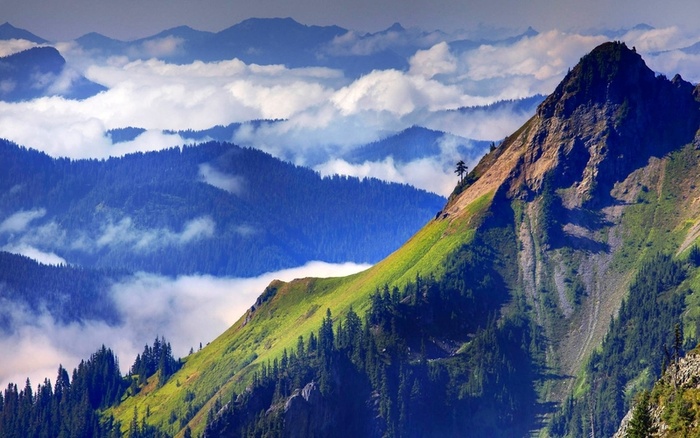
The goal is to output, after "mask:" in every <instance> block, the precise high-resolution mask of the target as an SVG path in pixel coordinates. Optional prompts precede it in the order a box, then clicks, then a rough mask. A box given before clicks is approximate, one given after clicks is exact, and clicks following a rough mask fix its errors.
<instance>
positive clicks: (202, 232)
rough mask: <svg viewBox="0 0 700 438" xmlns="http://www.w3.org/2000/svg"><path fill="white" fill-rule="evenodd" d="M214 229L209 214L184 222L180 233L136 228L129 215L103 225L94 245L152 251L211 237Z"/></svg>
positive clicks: (168, 230)
mask: <svg viewBox="0 0 700 438" xmlns="http://www.w3.org/2000/svg"><path fill="white" fill-rule="evenodd" d="M215 229H216V224H215V222H214V220H213V219H212V218H211V217H209V216H202V217H199V218H195V219H192V220H190V221H188V222H186V223H185V225H184V227H183V230H182V232H180V233H177V232H173V231H171V230H170V229H167V228H160V229H142V228H138V227H137V226H136V225H134V223H133V221H132V219H131V218H130V217H124V218H122V219H121V220H120V221H119V222H117V223H114V222H110V223H108V224H107V225H105V226H104V228H103V230H102V234H101V235H100V236H99V237H98V238H97V239H96V240H95V245H96V246H97V248H102V247H105V246H112V247H114V246H127V247H131V249H132V250H133V251H154V250H155V249H158V248H161V247H166V246H172V245H184V244H186V243H189V242H192V241H194V240H199V239H208V238H211V237H213V236H214V232H215Z"/></svg>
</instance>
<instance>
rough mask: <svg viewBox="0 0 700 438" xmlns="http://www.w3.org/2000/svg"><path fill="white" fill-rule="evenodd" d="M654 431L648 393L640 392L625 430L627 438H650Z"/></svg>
mask: <svg viewBox="0 0 700 438" xmlns="http://www.w3.org/2000/svg"><path fill="white" fill-rule="evenodd" d="M655 431H656V429H655V427H654V425H653V422H652V418H651V407H650V405H649V391H646V390H644V391H642V392H641V393H640V395H639V399H638V400H637V404H636V406H635V407H634V411H633V412H632V419H631V420H630V423H629V428H628V429H627V438H650V437H652V436H653V435H654V432H655Z"/></svg>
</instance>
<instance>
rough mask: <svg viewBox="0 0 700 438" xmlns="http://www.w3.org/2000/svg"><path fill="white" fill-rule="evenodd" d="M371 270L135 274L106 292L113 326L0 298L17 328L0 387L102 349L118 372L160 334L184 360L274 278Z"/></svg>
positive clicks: (313, 267)
mask: <svg viewBox="0 0 700 438" xmlns="http://www.w3.org/2000/svg"><path fill="white" fill-rule="evenodd" d="M368 267H369V265H358V264H353V263H344V264H329V263H324V262H309V263H307V264H306V265H304V266H300V267H298V268H293V269H286V270H283V271H278V272H271V273H268V274H263V275H261V276H259V277H255V278H217V277H212V276H181V277H177V278H171V277H164V276H160V275H154V274H148V273H138V274H135V275H133V276H131V277H128V278H127V279H125V280H124V281H123V282H121V283H118V284H114V285H112V287H111V288H110V289H109V290H108V291H106V293H109V294H110V296H111V297H112V298H113V300H114V302H115V305H116V307H117V309H118V310H119V313H120V315H121V318H122V320H123V323H122V324H119V325H116V326H110V325H108V324H106V323H104V322H102V321H82V322H75V323H71V324H62V323H59V322H57V321H55V320H54V319H53V318H52V317H51V315H50V314H49V313H48V312H47V311H44V312H43V313H42V314H41V315H38V316H37V315H36V314H34V313H32V312H30V311H29V310H28V309H26V308H24V307H23V306H21V305H18V304H17V303H13V302H8V301H7V300H2V301H1V302H0V306H2V308H3V310H4V312H5V313H6V314H7V315H10V316H11V318H12V326H13V327H15V330H14V331H13V332H11V333H2V332H0V350H1V351H4V352H6V354H4V355H3V360H2V361H0V387H6V386H7V384H8V383H9V382H15V383H17V384H19V385H20V386H21V385H22V384H23V383H24V381H25V380H26V379H27V378H30V380H31V382H32V385H33V386H34V387H36V385H37V384H38V383H41V382H43V380H44V378H49V379H51V381H52V382H53V381H55V377H56V372H57V370H58V366H59V364H62V365H63V366H64V367H65V368H67V369H68V370H69V371H71V370H72V369H73V368H74V367H76V366H77V365H78V363H79V362H80V360H82V359H87V358H89V357H90V355H91V354H92V353H94V352H95V351H96V350H97V349H98V348H99V347H100V346H101V345H103V344H104V345H105V346H107V347H109V348H112V349H113V350H114V351H115V353H116V354H117V356H118V357H119V359H120V367H121V369H122V372H123V373H126V372H128V368H129V367H130V366H131V364H132V363H133V361H134V359H135V358H136V355H137V354H139V353H141V352H142V351H143V348H144V346H145V345H146V344H152V343H153V340H154V339H155V337H156V336H164V337H165V338H166V339H167V340H168V341H169V342H170V343H171V345H172V347H173V352H174V355H175V356H176V357H184V356H186V355H187V354H188V352H189V350H190V348H194V349H195V350H197V349H198V348H199V344H200V342H201V343H202V344H204V345H206V344H207V343H208V342H210V341H212V340H213V339H214V338H215V337H217V336H218V335H220V334H221V333H223V332H224V331H225V330H226V329H227V328H228V327H230V326H231V325H232V324H233V323H234V322H236V320H238V318H239V317H240V316H241V315H243V314H244V313H245V311H246V310H247V309H248V308H250V306H251V305H252V304H253V303H254V302H255V299H256V298H257V297H258V295H259V294H260V293H262V291H263V290H264V289H265V287H266V286H267V285H268V284H269V283H270V282H271V281H272V280H274V279H281V280H284V281H289V280H292V279H294V278H303V277H309V276H313V277H332V276H345V275H350V274H353V273H356V272H359V271H362V270H364V269H367V268H368ZM76 340H79V342H76Z"/></svg>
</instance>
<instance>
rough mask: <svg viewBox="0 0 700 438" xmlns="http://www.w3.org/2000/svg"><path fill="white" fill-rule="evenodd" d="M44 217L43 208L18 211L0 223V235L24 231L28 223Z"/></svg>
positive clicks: (44, 211)
mask: <svg viewBox="0 0 700 438" xmlns="http://www.w3.org/2000/svg"><path fill="white" fill-rule="evenodd" d="M45 215H46V210H45V209H43V208H39V209H35V210H21V211H18V212H17V213H14V214H12V215H10V216H9V217H7V218H6V219H5V220H3V221H2V222H0V234H2V233H18V232H21V231H24V230H26V229H27V227H28V226H29V223H30V222H32V221H33V220H35V219H39V218H42V217H44V216H45Z"/></svg>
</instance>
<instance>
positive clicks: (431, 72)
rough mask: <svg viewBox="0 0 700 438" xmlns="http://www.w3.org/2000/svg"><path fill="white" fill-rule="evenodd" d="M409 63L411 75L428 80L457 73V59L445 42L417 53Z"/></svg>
mask: <svg viewBox="0 0 700 438" xmlns="http://www.w3.org/2000/svg"><path fill="white" fill-rule="evenodd" d="M409 63H410V66H411V67H410V70H409V74H412V75H420V76H423V77H425V78H426V79H430V78H432V77H434V76H435V75H438V74H443V75H446V74H450V73H454V72H456V71H457V59H456V58H455V57H454V56H453V55H452V53H450V46H449V45H448V44H447V43H446V42H444V41H443V42H441V43H438V44H435V45H434V46H433V47H431V48H430V49H428V50H419V51H417V52H416V54H415V55H413V56H412V57H411V59H410V60H409Z"/></svg>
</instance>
